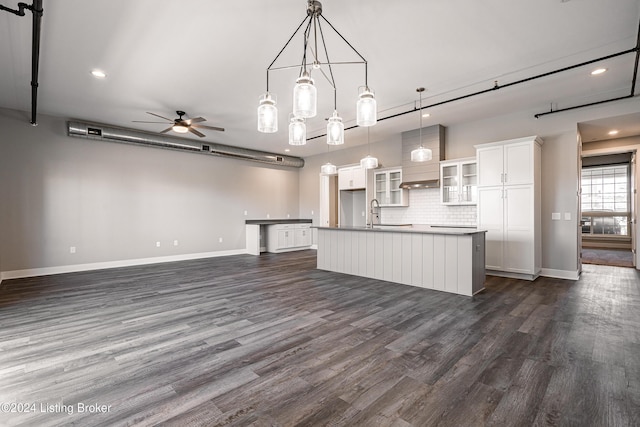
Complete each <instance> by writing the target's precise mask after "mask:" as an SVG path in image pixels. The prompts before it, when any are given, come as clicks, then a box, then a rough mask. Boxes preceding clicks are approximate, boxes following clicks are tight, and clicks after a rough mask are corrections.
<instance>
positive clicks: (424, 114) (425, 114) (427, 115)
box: [422, 113, 431, 117]
mask: <svg viewBox="0 0 640 427" xmlns="http://www.w3.org/2000/svg"><path fill="white" fill-rule="evenodd" d="M422 117H431V114H429V113H423V114H422Z"/></svg>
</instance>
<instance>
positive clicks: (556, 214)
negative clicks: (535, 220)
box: [551, 212, 560, 221]
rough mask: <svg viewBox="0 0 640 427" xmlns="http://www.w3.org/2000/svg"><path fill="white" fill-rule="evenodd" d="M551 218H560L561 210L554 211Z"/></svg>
mask: <svg viewBox="0 0 640 427" xmlns="http://www.w3.org/2000/svg"><path fill="white" fill-rule="evenodd" d="M551 219H552V220H554V221H558V220H560V212H552V213H551Z"/></svg>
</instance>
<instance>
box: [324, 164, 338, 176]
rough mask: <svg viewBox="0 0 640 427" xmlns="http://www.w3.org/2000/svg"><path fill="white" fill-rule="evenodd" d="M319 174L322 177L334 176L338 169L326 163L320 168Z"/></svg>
mask: <svg viewBox="0 0 640 427" xmlns="http://www.w3.org/2000/svg"><path fill="white" fill-rule="evenodd" d="M320 173H321V174H323V175H335V174H337V173H338V168H336V165H334V164H331V162H328V163H326V164H324V165H322V166H321V167H320Z"/></svg>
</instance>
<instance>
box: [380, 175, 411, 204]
mask: <svg viewBox="0 0 640 427" xmlns="http://www.w3.org/2000/svg"><path fill="white" fill-rule="evenodd" d="M373 176H374V186H375V190H374V191H375V196H374V197H375V198H376V200H378V203H379V204H380V206H409V194H408V192H407V190H404V189H402V188H400V184H401V183H402V169H400V168H394V169H381V170H379V171H376V172H374V174H373Z"/></svg>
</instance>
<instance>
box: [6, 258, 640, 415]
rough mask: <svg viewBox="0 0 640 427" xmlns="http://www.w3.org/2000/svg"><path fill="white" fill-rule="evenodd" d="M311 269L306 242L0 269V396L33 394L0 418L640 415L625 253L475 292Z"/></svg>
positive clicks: (637, 332)
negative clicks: (112, 262)
mask: <svg viewBox="0 0 640 427" xmlns="http://www.w3.org/2000/svg"><path fill="white" fill-rule="evenodd" d="M314 267H315V251H302V252H293V253H288V254H279V255H273V254H263V255H262V256H260V257H254V256H250V255H240V256H233V257H225V258H213V259H206V260H197V261H187V262H177V263H167V264H161V265H152V266H143V267H131V268H121V269H112V270H103V271H94V272H85V273H74V274H63V275H55V276H48V277H38V278H30V279H19V280H9V281H5V282H3V283H2V285H0V286H1V288H0V334H1V335H0V402H4V403H18V404H28V405H30V406H29V407H28V409H33V410H32V411H31V412H27V413H10V412H9V413H7V412H6V411H7V409H15V410H18V409H20V408H19V407H18V406H17V405H15V406H14V405H9V407H7V405H3V407H2V408H3V409H2V411H4V413H0V425H3V426H4V425H27V426H58V425H78V426H92V425H109V426H111V425H116V426H119V425H138V424H139V425H155V424H162V425H175V426H192V425H193V426H195V425H208V426H209V425H211V426H214V425H234V426H248V425H251V426H293V425H300V426H316V425H317V426H321V425H332V426H420V427H422V426H432V425H438V426H482V425H492V426H510V425H512V426H530V425H557V426H638V425H640V409H639V408H640V278H639V275H638V273H637V272H636V270H634V269H628V268H618V267H606V266H595V265H585V266H584V269H585V271H584V273H583V275H582V277H581V279H580V280H579V281H576V282H573V281H566V280H554V279H547V278H541V279H538V280H536V281H535V282H534V283H531V282H526V281H520V280H515V279H503V278H497V277H488V281H487V284H486V287H487V290H486V291H485V292H483V293H481V294H479V295H477V296H476V297H473V298H469V297H463V296H458V295H451V294H446V293H442V292H437V291H430V290H425V289H420V288H415V287H409V286H403V285H396V284H392V283H388V282H382V281H376V280H369V279H364V278H359V277H353V276H347V275H341V274H338V273H330V272H324V271H319V270H316V269H315V268H314ZM33 404H35V405H36V406H35V407H34V406H31V405H33ZM56 404H58V406H56ZM82 404H84V405H91V404H94V405H95V404H97V405H110V408H108V411H107V412H105V413H89V412H87V410H88V409H94V410H95V409H104V408H99V407H89V406H85V412H79V411H78V410H79V409H82ZM41 405H44V406H41ZM79 405H80V406H79ZM71 411H73V413H72V414H69V413H68V412H71Z"/></svg>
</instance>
